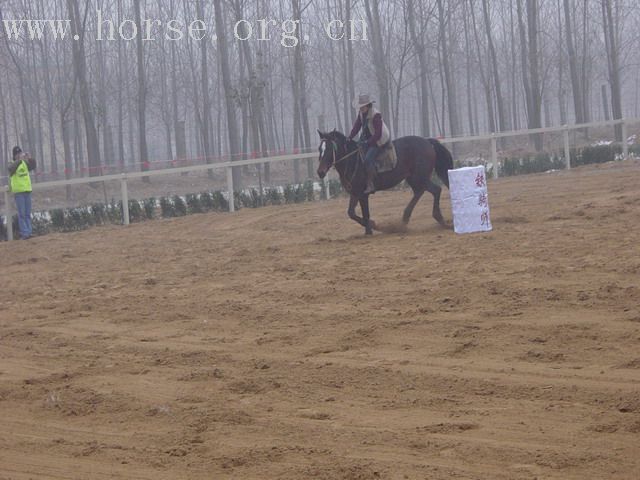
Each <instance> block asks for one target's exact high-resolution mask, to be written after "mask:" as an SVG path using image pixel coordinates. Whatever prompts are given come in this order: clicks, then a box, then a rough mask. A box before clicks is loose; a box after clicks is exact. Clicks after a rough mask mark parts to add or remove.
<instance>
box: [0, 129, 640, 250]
mask: <svg viewBox="0 0 640 480" xmlns="http://www.w3.org/2000/svg"><path fill="white" fill-rule="evenodd" d="M638 122H640V119H635V118H632V119H621V120H612V121H608V122H594V123H585V124H578V125H570V126H569V125H564V126H561V127H550V128H536V129H532V130H518V131H512V132H499V133H492V134H487V135H478V136H468V137H451V138H444V139H441V140H440V141H441V142H442V143H447V144H452V143H463V142H477V141H490V142H491V157H490V158H491V162H492V164H493V166H494V168H493V176H494V178H498V176H499V174H500V163H499V159H498V149H497V145H498V143H497V142H498V139H500V138H506V137H515V136H522V135H533V134H540V133H550V132H562V133H563V140H564V142H563V143H564V158H565V160H566V168H567V169H569V168H571V165H570V158H571V155H570V142H569V132H570V131H572V130H583V129H587V128H593V127H606V126H616V125H621V128H622V138H623V139H624V140H623V142H622V154H623V157H624V158H626V157H627V156H628V154H629V146H628V144H627V141H626V139H627V125H628V124H629V123H638ZM317 156H318V154H317V153H316V152H313V153H299V154H290V155H280V156H275V157H267V158H257V159H251V160H239V161H232V162H222V163H213V164H205V165H195V166H189V167H179V168H168V169H164V170H152V171H147V172H135V173H123V174H114V175H102V176H96V177H85V178H75V179H70V180H58V181H51V182H41V183H34V184H33V190H34V191H38V190H40V189H45V188H51V187H67V186H71V185H80V184H89V183H96V182H107V181H114V180H115V181H120V189H121V199H122V207H123V223H124V224H125V225H129V194H128V190H127V181H128V180H133V179H139V178H143V177H154V176H160V175H174V174H181V173H189V172H202V171H209V170H216V169H226V173H227V192H228V201H229V211H230V212H233V211H235V206H234V195H233V168H235V167H242V166H245V165H257V164H263V163H273V162H281V161H285V162H288V161H293V160H302V159H309V158H317ZM325 181H326V177H325ZM0 191H2V192H3V193H4V203H5V219H6V228H7V239H8V240H13V223H12V221H11V218H12V207H11V204H12V202H11V199H10V193H9V190H8V187H6V186H5V187H0ZM325 191H326V192H327V197H328V195H329V188H328V186H327V188H325Z"/></svg>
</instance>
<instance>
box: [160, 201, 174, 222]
mask: <svg viewBox="0 0 640 480" xmlns="http://www.w3.org/2000/svg"><path fill="white" fill-rule="evenodd" d="M160 211H161V213H162V218H171V217H175V216H176V212H175V208H174V206H173V202H172V201H171V199H170V198H167V197H160Z"/></svg>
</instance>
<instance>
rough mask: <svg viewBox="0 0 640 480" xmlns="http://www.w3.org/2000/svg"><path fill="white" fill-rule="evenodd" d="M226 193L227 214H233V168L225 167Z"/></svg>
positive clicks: (234, 207)
mask: <svg viewBox="0 0 640 480" xmlns="http://www.w3.org/2000/svg"><path fill="white" fill-rule="evenodd" d="M227 192H229V212H235V210H236V206H235V202H234V198H233V167H227Z"/></svg>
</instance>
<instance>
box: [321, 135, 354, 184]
mask: <svg viewBox="0 0 640 480" xmlns="http://www.w3.org/2000/svg"><path fill="white" fill-rule="evenodd" d="M327 141H329V142H331V147H332V150H333V162H332V163H331V166H330V167H329V168H331V167H335V166H336V165H338V163H340V162H343V161H345V160H347V159H348V158H350V157H352V156H353V155H354V154H356V153H358V154H360V156H361V157H362V152H361V151H360V148H356V149H355V150H354V151H353V152H351V153H347V154H346V155H343V156H342V157H340V158H339V159H337V160H336V151H337V150H338V145H337V143H336V141H335V140H328V139H324V142H325V144H326V142H327ZM360 163H361V162H356V168H355V169H354V170H353V174H352V175H351V178H350V179H348V180H347V179H346V178H345V179H344V181H345V183H346V184H347V185H345V188H346V189H347V190H348V191H349V192H350V191H351V186H352V182H353V179H354V178H355V176H356V174H357V173H358V169H359V168H360ZM345 173H346V172H345Z"/></svg>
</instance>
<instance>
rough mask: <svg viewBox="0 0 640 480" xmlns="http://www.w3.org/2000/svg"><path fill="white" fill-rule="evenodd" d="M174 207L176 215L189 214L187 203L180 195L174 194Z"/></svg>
mask: <svg viewBox="0 0 640 480" xmlns="http://www.w3.org/2000/svg"><path fill="white" fill-rule="evenodd" d="M173 207H174V211H175V214H176V216H178V217H183V216H185V215H186V214H187V204H186V203H185V202H184V200H183V199H182V197H181V196H180V195H174V196H173Z"/></svg>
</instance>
